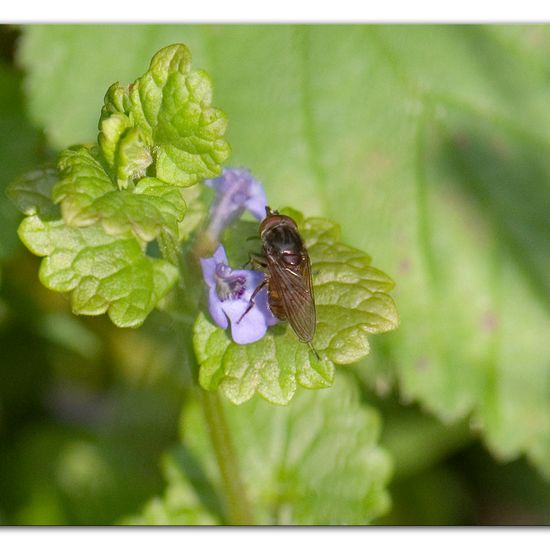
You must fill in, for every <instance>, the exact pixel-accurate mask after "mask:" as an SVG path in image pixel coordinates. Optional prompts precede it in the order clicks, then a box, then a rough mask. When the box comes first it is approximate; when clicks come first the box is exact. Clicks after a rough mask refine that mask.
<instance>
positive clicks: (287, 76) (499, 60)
mask: <svg viewBox="0 0 550 550" xmlns="http://www.w3.org/2000/svg"><path fill="white" fill-rule="evenodd" d="M176 40H177V41H181V42H185V43H187V44H188V45H189V46H190V49H191V51H192V52H193V56H194V60H195V66H199V67H200V66H203V67H207V68H208V71H209V72H210V74H211V75H212V77H213V80H214V82H215V87H216V97H217V102H219V104H220V105H222V106H223V108H224V110H225V111H226V113H227V114H228V117H229V120H230V121H231V124H230V136H229V139H230V141H231V143H232V146H233V151H234V156H233V159H232V162H233V163H234V164H237V165H238V164H244V165H246V166H248V167H249V168H251V169H252V170H253V172H254V173H255V174H257V175H258V177H260V178H261V180H262V181H263V182H265V184H266V187H267V191H268V196H269V198H270V203H271V205H272V206H273V207H277V206H280V205H281V204H291V205H292V204H294V205H299V206H300V208H301V209H302V210H304V211H305V213H306V214H308V215H311V214H323V215H326V216H327V217H331V218H333V219H335V220H337V221H338V222H340V223H341V225H342V228H343V238H344V240H345V241H346V242H349V243H350V244H352V245H354V246H357V247H358V248H363V249H366V250H368V251H369V253H370V254H371V255H372V257H373V261H374V262H375V263H376V265H377V266H380V267H381V268H382V269H383V270H384V271H385V272H388V273H390V274H391V275H392V276H393V277H394V278H395V280H396V282H397V295H396V299H397V302H398V306H399V310H400V313H401V328H400V330H399V331H398V332H396V333H395V334H392V335H389V336H387V337H385V339H384V348H383V349H382V348H378V349H377V350H375V351H378V353H377V354H376V353H375V354H374V357H371V358H370V359H369V360H367V361H366V362H365V364H364V369H365V370H366V371H367V370H369V369H372V368H373V361H375V360H376V358H378V359H379V361H380V364H384V365H386V367H385V369H377V370H378V375H379V376H387V377H388V379H391V376H390V375H389V372H390V371H391V372H393V371H394V370H395V371H396V372H397V377H396V378H397V380H398V381H399V386H400V389H401V392H402V394H403V396H404V397H406V398H408V399H416V400H419V401H420V402H421V403H422V404H423V405H424V406H425V407H426V408H427V409H429V410H431V411H433V412H435V413H437V414H438V416H439V417H441V418H442V419H444V420H449V421H450V420H454V419H458V418H460V417H464V416H466V415H469V414H471V415H472V417H473V420H474V423H473V425H474V426H476V427H478V428H479V429H480V430H481V431H482V434H483V436H484V438H485V440H486V442H487V443H488V444H489V446H490V447H491V448H492V449H493V450H494V451H495V452H496V453H497V454H498V455H499V456H502V457H506V458H512V457H514V456H516V455H517V454H518V453H520V452H526V453H527V454H528V455H529V457H530V458H531V459H532V460H533V461H534V462H535V463H536V464H538V465H539V467H541V468H542V470H543V471H545V472H546V473H548V474H550V422H548V418H549V417H550V343H549V339H548V335H549V334H550V315H549V307H550V299H549V298H550V296H549V294H550V285H549V283H548V281H549V280H550V279H549V278H548V272H549V271H550V255H549V254H548V251H547V247H548V244H547V243H548V242H550V240H549V237H550V218H549V217H548V214H547V210H548V204H550V200H549V199H550V187H549V184H548V181H549V179H550V103H549V101H548V98H549V95H550V62H549V61H548V59H549V56H548V53H549V51H550V28H548V27H536V26H524V27H518V26H515V27H511V26H467V27H465V26H448V27H445V26H414V27H404V26H346V27H338V26H331V27H315V26H314V27H296V26H277V27H265V26H261V27H259V26H247V27H238V26H226V27H220V26H216V27H198V26H195V27H181V28H175V27H145V28H144V27H123V28H121V27H82V26H79V27H78V28H75V27H32V28H30V29H28V30H27V34H26V40H25V41H24V50H23V56H22V61H23V63H24V65H25V67H26V68H27V69H28V70H29V78H28V90H29V93H30V97H31V109H32V112H33V114H34V118H35V120H37V121H39V122H40V123H41V124H44V125H45V127H46V129H47V131H48V133H49V135H50V136H51V137H52V138H53V140H54V143H55V144H56V145H58V146H59V145H68V144H69V143H71V142H73V141H75V140H76V141H78V140H82V139H83V138H84V137H87V136H91V135H92V129H91V128H92V125H93V124H94V122H95V115H94V114H93V113H95V112H96V111H95V109H96V106H97V104H98V102H99V101H100V100H101V90H102V89H103V88H102V87H103V86H104V83H105V82H110V81H113V80H115V79H123V77H124V75H125V72H124V71H128V75H129V77H130V75H133V74H135V73H137V74H139V72H140V71H141V70H143V69H144V68H145V64H146V60H148V59H149V57H150V55H151V54H152V53H153V52H154V51H155V50H156V49H157V48H158V47H160V46H162V45H165V44H167V43H170V42H173V41H176ZM82 66H85V67H86V71H82ZM57 83H58V84H57ZM75 97H77V98H78V101H73V99H74V98H75ZM72 105H74V111H71V110H70V109H71V106H72ZM375 345H377V344H376V342H375ZM377 363H378V362H377ZM384 370H385V371H386V372H384Z"/></svg>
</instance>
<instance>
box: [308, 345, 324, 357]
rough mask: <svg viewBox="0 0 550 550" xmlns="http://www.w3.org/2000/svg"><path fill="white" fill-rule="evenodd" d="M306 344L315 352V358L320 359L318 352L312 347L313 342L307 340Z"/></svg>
mask: <svg viewBox="0 0 550 550" xmlns="http://www.w3.org/2000/svg"><path fill="white" fill-rule="evenodd" d="M307 345H308V347H309V349H310V350H311V351H312V352H313V353H314V354H315V357H317V360H318V361H320V360H321V358H320V357H319V354H318V353H317V350H316V349H315V348H314V347H313V344H312V343H311V342H307Z"/></svg>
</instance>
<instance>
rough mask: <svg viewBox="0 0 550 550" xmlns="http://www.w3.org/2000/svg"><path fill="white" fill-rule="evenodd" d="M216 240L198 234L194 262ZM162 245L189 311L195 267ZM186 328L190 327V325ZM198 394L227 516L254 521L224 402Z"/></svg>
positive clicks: (234, 520) (182, 302)
mask: <svg viewBox="0 0 550 550" xmlns="http://www.w3.org/2000/svg"><path fill="white" fill-rule="evenodd" d="M216 244H217V243H216V242H215V241H213V240H212V239H211V238H210V237H209V236H208V235H207V234H206V233H202V234H201V235H199V236H198V238H197V241H196V242H195V246H194V247H193V250H192V253H191V254H190V256H191V258H189V259H191V261H192V263H194V264H197V268H198V263H199V258H201V257H206V256H209V255H211V253H212V252H213V250H214V249H215V247H216ZM159 245H160V248H161V252H162V255H163V256H164V257H165V258H166V259H167V260H168V261H170V262H172V263H173V264H174V265H176V267H178V269H179V272H180V284H179V289H178V290H179V295H180V299H179V306H178V308H179V309H181V313H182V314H189V309H193V310H198V307H197V304H196V303H194V301H193V299H192V298H191V299H189V296H188V294H189V292H185V291H184V289H185V284H184V277H185V276H190V277H191V278H192V279H193V278H194V275H193V272H192V269H188V268H186V263H187V262H186V261H185V259H184V258H183V256H182V254H181V252H180V250H179V247H178V245H177V244H176V243H175V242H174V241H172V240H171V239H167V238H162V237H161V238H160V239H159ZM187 267H189V266H187ZM193 267H195V266H193ZM198 269H200V268H198ZM197 282H198V281H197ZM188 286H189V285H188ZM189 290H190V289H189ZM195 313H196V311H195ZM195 317H196V315H195ZM186 328H188V326H187V327H186ZM193 362H194V361H193ZM194 374H195V376H194V377H193V378H194V379H195V380H196V379H197V376H196V375H197V373H194ZM199 396H200V402H201V406H202V410H203V414H204V418H205V421H206V426H207V431H208V435H209V436H210V440H211V442H212V447H213V449H214V455H215V457H216V461H217V463H218V469H219V471H220V475H221V481H222V489H223V493H224V497H225V502H226V510H227V520H228V522H229V524H231V525H253V524H254V520H253V516H252V513H251V510H250V506H249V503H248V499H247V497H246V492H245V488H244V484H243V482H242V477H241V473H240V470H239V464H238V460H237V455H236V454H235V448H234V445H233V440H232V438H231V432H230V430H229V426H228V425H227V421H226V418H225V412H224V409H223V403H222V402H221V400H220V397H219V395H218V394H217V393H216V392H210V391H206V390H204V389H203V388H201V387H199Z"/></svg>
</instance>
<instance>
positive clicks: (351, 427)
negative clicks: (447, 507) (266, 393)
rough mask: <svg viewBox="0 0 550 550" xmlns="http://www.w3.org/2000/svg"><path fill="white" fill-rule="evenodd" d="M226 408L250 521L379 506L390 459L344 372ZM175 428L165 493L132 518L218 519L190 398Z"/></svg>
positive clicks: (198, 417) (364, 514) (205, 440)
mask: <svg viewBox="0 0 550 550" xmlns="http://www.w3.org/2000/svg"><path fill="white" fill-rule="evenodd" d="M225 410H226V414H227V421H228V425H229V428H230V430H231V434H232V435H233V438H234V443H235V449H236V454H237V456H238V460H239V465H240V469H241V472H242V476H243V481H244V484H245V487H246V492H247V495H248V496H249V498H250V500H251V502H253V503H254V505H253V510H252V513H253V516H254V521H255V522H256V523H257V524H261V525H289V524H298V525H336V524H357V525H363V524H366V523H370V522H372V520H373V519H374V518H377V517H379V516H380V515H381V514H383V513H384V512H385V511H387V509H388V504H389V499H388V494H387V492H386V490H385V486H386V484H387V482H388V478H389V474H390V462H389V459H388V455H387V454H386V452H385V451H384V450H383V449H381V448H380V447H379V446H378V438H379V430H380V422H379V416H378V414H377V412H376V411H375V410H374V409H373V408H371V407H369V406H367V405H365V404H363V403H361V402H360V400H359V396H358V395H357V391H356V388H355V386H354V384H352V383H351V382H350V380H349V379H348V378H347V377H346V376H345V375H340V376H338V377H337V378H336V381H335V384H334V387H333V388H331V389H330V390H320V391H315V392H312V391H304V390H301V391H298V393H297V395H296V397H295V398H294V399H293V400H292V402H291V403H290V404H289V405H287V406H285V407H274V406H273V405H270V404H268V403H266V402H265V401H264V400H262V399H259V398H258V397H255V398H253V399H251V400H250V401H248V402H247V403H245V404H243V405H240V406H236V405H232V404H230V403H226V407H225ZM182 429H183V444H184V447H183V448H180V450H179V451H178V453H176V454H175V455H174V456H172V457H170V458H169V459H168V460H167V462H166V463H165V473H166V477H167V481H168V487H167V490H166V492H165V494H164V496H163V497H162V498H156V499H154V500H152V501H151V502H149V504H148V505H147V506H146V507H145V509H144V511H143V513H142V514H141V515H140V516H136V517H133V518H131V519H130V520H129V521H130V522H131V523H139V524H151V523H152V524H166V523H169V524H174V523H184V524H188V523H192V522H195V521H199V522H200V523H224V521H225V520H224V517H223V511H222V510H221V509H220V502H219V501H218V500H217V498H216V496H215V495H216V490H217V491H218V492H219V489H220V486H221V481H220V478H219V471H218V468H217V466H216V462H215V459H214V455H213V453H212V447H211V442H210V439H209V437H208V431H207V427H206V426H205V424H204V418H203V415H202V413H201V410H200V408H199V407H198V406H197V403H193V404H191V405H190V406H187V407H186V408H184V413H183V416H182ZM182 474H183V475H182Z"/></svg>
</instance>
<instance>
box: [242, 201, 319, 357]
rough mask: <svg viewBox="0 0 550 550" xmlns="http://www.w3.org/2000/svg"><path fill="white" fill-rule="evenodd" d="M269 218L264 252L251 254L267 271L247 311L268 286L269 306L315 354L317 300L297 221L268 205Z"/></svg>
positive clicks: (263, 236) (262, 237) (264, 227)
mask: <svg viewBox="0 0 550 550" xmlns="http://www.w3.org/2000/svg"><path fill="white" fill-rule="evenodd" d="M265 210H266V217H265V218H264V219H263V220H262V223H261V224H260V234H259V237H260V240H261V241H262V252H261V254H251V255H250V262H251V263H252V265H253V266H259V267H260V268H261V269H262V270H263V271H264V272H265V278H264V280H263V281H262V282H261V283H260V284H259V285H258V286H257V287H256V289H255V290H254V292H253V293H252V296H251V297H250V303H249V305H248V307H247V309H246V311H245V312H244V313H243V314H242V316H241V318H240V319H239V321H240V320H241V319H242V318H243V317H244V316H245V315H246V314H247V313H248V312H249V311H250V309H251V308H252V307H253V306H254V298H255V297H256V296H257V294H258V292H260V290H262V288H264V287H266V286H267V303H268V305H269V309H270V310H271V312H272V313H273V315H275V317H277V319H279V320H281V321H286V320H287V321H288V322H289V323H290V326H291V327H292V329H293V330H294V332H295V333H296V336H298V338H299V339H300V340H301V341H302V342H305V343H306V344H307V345H308V346H309V347H310V349H311V350H312V351H313V353H315V356H316V357H317V359H319V354H318V353H317V351H316V350H315V348H314V347H313V345H312V344H311V341H312V340H313V336H314V334H315V322H316V317H315V299H314V296H313V285H312V280H311V263H310V261H309V255H308V253H307V250H306V247H305V245H304V242H303V240H302V237H301V236H300V233H299V232H298V226H297V225H296V222H295V221H294V220H293V219H292V218H291V217H290V216H285V215H283V214H279V212H277V211H276V210H271V208H270V207H269V206H267V207H266V209H265Z"/></svg>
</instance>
